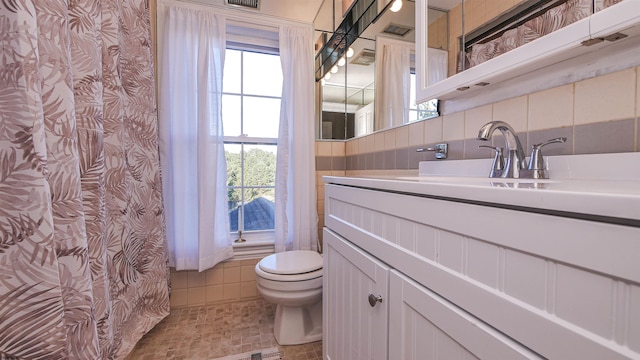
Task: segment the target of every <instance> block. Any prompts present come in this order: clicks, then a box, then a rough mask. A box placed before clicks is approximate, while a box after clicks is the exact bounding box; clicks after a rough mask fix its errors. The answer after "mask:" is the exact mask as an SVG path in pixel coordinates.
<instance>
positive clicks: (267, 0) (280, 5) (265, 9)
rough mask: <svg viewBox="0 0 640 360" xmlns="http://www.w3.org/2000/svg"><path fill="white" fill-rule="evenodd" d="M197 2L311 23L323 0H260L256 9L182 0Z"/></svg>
mask: <svg viewBox="0 0 640 360" xmlns="http://www.w3.org/2000/svg"><path fill="white" fill-rule="evenodd" d="M182 1H185V2H192V3H198V4H207V5H214V6H221V7H226V8H230V7H233V8H234V9H237V10H239V11H247V12H251V13H254V14H255V13H256V12H257V13H260V14H265V15H270V16H275V17H279V18H284V19H288V20H297V21H302V22H306V23H313V20H314V19H315V18H316V14H317V13H318V9H320V5H322V1H323V0H260V8H259V9H258V10H253V9H245V8H242V7H238V6H232V5H227V4H226V2H225V0H182Z"/></svg>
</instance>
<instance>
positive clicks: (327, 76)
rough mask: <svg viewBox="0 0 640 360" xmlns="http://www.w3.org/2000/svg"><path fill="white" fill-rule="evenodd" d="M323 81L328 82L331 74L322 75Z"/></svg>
mask: <svg viewBox="0 0 640 360" xmlns="http://www.w3.org/2000/svg"><path fill="white" fill-rule="evenodd" d="M324 79H325V80H329V79H331V73H330V72H328V73H326V74H324Z"/></svg>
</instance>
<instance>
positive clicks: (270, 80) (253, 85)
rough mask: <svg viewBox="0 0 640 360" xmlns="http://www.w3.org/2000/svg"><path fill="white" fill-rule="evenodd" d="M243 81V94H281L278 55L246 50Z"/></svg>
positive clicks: (280, 68) (280, 73)
mask: <svg viewBox="0 0 640 360" xmlns="http://www.w3.org/2000/svg"><path fill="white" fill-rule="evenodd" d="M243 82H244V93H245V94H249V95H263V96H278V97H280V96H282V67H281V66H280V57H279V56H277V55H267V54H260V53H254V52H248V51H246V52H245V53H244V76H243Z"/></svg>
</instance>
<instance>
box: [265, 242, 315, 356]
mask: <svg viewBox="0 0 640 360" xmlns="http://www.w3.org/2000/svg"><path fill="white" fill-rule="evenodd" d="M256 286H257V288H258V292H259V293H260V295H262V297H263V298H264V299H265V300H267V301H268V302H270V303H273V304H276V305H277V306H276V313H275V319H274V324H273V333H274V335H275V337H276V341H277V342H278V344H280V345H297V344H305V343H309V342H313V341H318V340H321V339H322V255H320V254H318V253H317V252H315V251H309V250H296V251H287V252H282V253H277V254H273V255H269V256H267V257H265V258H264V259H262V260H260V262H258V263H257V264H256Z"/></svg>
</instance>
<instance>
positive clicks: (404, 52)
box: [375, 37, 412, 130]
mask: <svg viewBox="0 0 640 360" xmlns="http://www.w3.org/2000/svg"><path fill="white" fill-rule="evenodd" d="M376 48H377V51H378V52H379V53H378V54H376V66H377V67H376V105H375V107H376V109H375V114H376V117H375V123H376V126H375V129H376V130H378V129H386V128H389V127H393V126H398V125H402V124H405V123H407V122H409V98H410V95H411V93H410V91H411V72H410V71H411V59H410V56H411V49H412V44H411V43H406V42H402V41H393V40H392V39H386V38H383V37H378V38H376Z"/></svg>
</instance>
